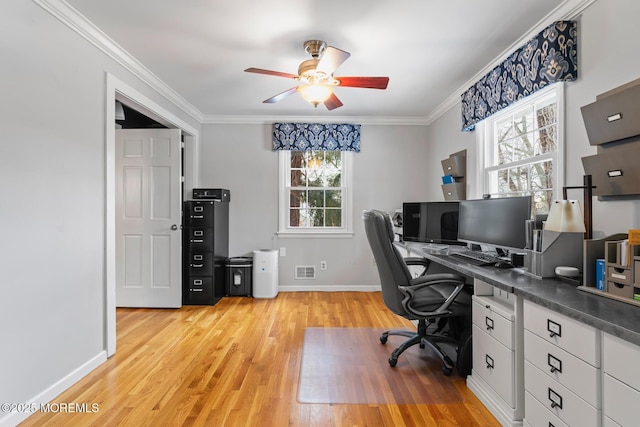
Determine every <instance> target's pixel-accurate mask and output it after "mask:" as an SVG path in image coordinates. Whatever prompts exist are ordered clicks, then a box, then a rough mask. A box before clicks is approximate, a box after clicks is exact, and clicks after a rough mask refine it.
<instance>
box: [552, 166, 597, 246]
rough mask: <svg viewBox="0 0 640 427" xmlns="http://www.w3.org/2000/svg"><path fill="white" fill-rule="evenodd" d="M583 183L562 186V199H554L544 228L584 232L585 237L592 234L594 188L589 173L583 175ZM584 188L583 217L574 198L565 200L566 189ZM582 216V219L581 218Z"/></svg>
mask: <svg viewBox="0 0 640 427" xmlns="http://www.w3.org/2000/svg"><path fill="white" fill-rule="evenodd" d="M583 180H584V185H581V186H578V187H562V199H563V200H556V201H555V202H554V203H553V204H552V205H551V209H550V210H549V216H548V217H547V222H546V224H545V230H550V231H558V232H561V233H584V238H585V239H587V240H588V239H591V238H592V236H593V217H592V214H591V212H592V203H593V189H594V188H596V187H595V186H594V185H593V184H592V181H591V175H585V176H584V178H583ZM573 189H583V190H584V217H583V214H582V209H580V204H579V203H578V202H577V201H576V200H567V190H573ZM582 218H584V219H582Z"/></svg>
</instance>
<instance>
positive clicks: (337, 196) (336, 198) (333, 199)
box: [325, 190, 342, 208]
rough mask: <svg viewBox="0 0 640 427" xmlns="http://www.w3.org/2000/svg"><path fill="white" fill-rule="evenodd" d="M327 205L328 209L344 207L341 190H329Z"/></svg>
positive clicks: (326, 195)
mask: <svg viewBox="0 0 640 427" xmlns="http://www.w3.org/2000/svg"><path fill="white" fill-rule="evenodd" d="M325 197H326V201H325V203H326V205H327V207H328V208H339V207H342V191H341V190H327V191H326V193H325Z"/></svg>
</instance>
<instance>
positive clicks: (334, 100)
mask: <svg viewBox="0 0 640 427" xmlns="http://www.w3.org/2000/svg"><path fill="white" fill-rule="evenodd" d="M324 106H325V107H327V110H329V111H331V110H335V109H336V108H339V107H342V101H340V100H339V99H338V97H337V96H336V94H335V93H332V94H331V96H330V97H329V98H328V99H327V100H326V101H324Z"/></svg>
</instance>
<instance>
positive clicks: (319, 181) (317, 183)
mask: <svg viewBox="0 0 640 427" xmlns="http://www.w3.org/2000/svg"><path fill="white" fill-rule="evenodd" d="M308 185H309V187H323V186H324V180H323V177H322V172H321V171H320V170H318V169H309V182H308Z"/></svg>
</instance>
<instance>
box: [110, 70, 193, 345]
mask: <svg viewBox="0 0 640 427" xmlns="http://www.w3.org/2000/svg"><path fill="white" fill-rule="evenodd" d="M105 74H106V93H105V117H106V119H105V189H104V191H105V210H104V212H105V217H104V221H105V235H104V239H105V254H104V263H105V264H104V269H105V270H104V289H105V294H104V298H105V308H104V310H105V311H104V328H105V334H104V336H105V343H104V345H105V348H106V351H107V357H111V356H112V355H113V354H114V353H115V352H116V250H115V247H116V221H115V212H116V196H115V182H116V165H115V145H116V143H115V123H116V121H115V101H116V97H120V96H123V97H125V98H126V99H127V101H130V102H131V103H133V104H134V105H136V106H139V107H141V109H142V110H143V111H144V110H146V111H149V112H151V113H152V114H153V115H154V116H157V117H153V118H154V119H157V118H160V119H161V120H163V121H165V122H167V123H168V124H170V125H172V126H173V127H177V128H180V129H182V130H183V132H184V133H186V134H188V135H189V137H188V138H185V142H186V144H187V145H185V192H186V191H188V189H190V188H193V187H195V186H197V176H198V171H197V167H196V166H197V162H196V153H197V152H198V149H197V148H198V142H199V138H200V130H199V129H196V128H194V127H193V126H191V125H189V124H188V123H186V122H185V121H183V120H181V119H180V118H178V117H177V116H176V115H175V114H173V113H171V112H169V111H167V110H166V109H164V108H163V107H161V106H160V105H158V104H157V103H155V102H154V101H152V100H151V99H149V98H148V97H146V96H145V95H143V94H141V93H140V92H139V91H137V90H136V89H134V88H132V87H131V86H129V85H128V84H126V83H124V82H122V81H121V80H120V79H118V78H117V77H115V76H113V75H112V74H109V73H105Z"/></svg>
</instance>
